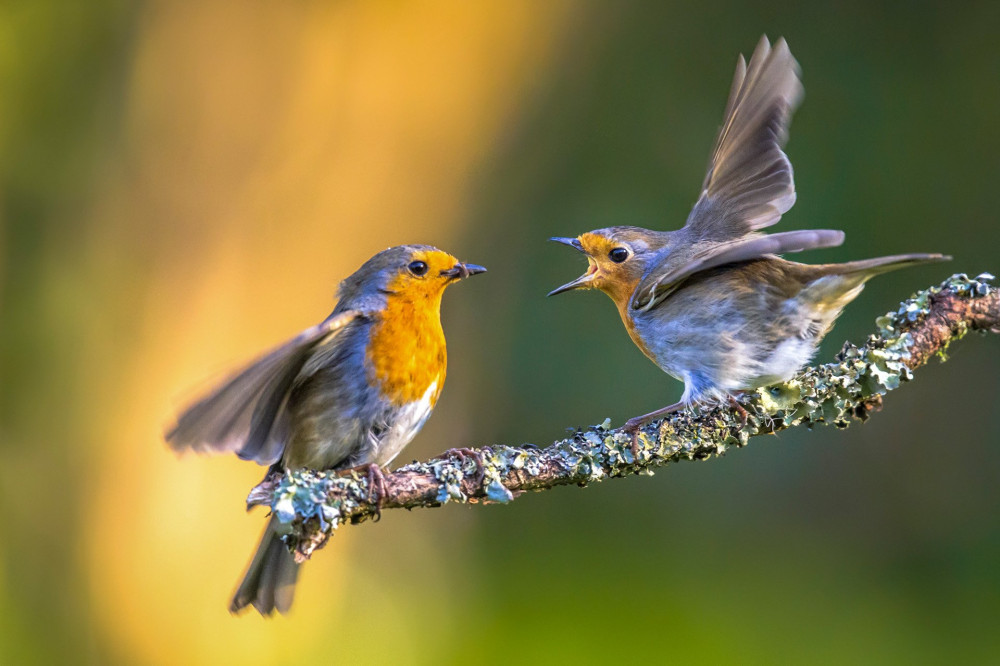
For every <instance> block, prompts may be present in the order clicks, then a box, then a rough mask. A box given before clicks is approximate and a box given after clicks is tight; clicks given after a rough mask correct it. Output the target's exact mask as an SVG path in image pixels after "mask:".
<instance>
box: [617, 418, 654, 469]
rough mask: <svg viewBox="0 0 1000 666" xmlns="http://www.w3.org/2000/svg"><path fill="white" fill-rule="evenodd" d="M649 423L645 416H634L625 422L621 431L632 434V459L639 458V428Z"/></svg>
mask: <svg viewBox="0 0 1000 666" xmlns="http://www.w3.org/2000/svg"><path fill="white" fill-rule="evenodd" d="M647 423H649V420H648V419H647V418H646V417H645V416H636V417H634V418H631V419H629V420H628V421H626V422H625V425H623V426H622V432H624V433H628V434H630V435H632V447H631V448H632V460H638V459H639V428H641V427H642V426H644V425H646V424H647Z"/></svg>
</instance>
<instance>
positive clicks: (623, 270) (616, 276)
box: [579, 232, 642, 323]
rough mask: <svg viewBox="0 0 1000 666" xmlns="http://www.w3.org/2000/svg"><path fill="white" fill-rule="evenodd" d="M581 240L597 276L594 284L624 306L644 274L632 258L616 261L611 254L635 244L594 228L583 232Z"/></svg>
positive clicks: (594, 274)
mask: <svg viewBox="0 0 1000 666" xmlns="http://www.w3.org/2000/svg"><path fill="white" fill-rule="evenodd" d="M579 241H580V245H581V247H583V251H584V252H585V253H586V254H587V259H588V260H589V261H590V268H589V269H588V270H587V272H588V273H589V274H593V276H594V277H593V279H592V280H591V281H590V284H591V286H593V287H594V288H595V289H600V290H601V291H603V292H604V293H605V294H607V295H608V296H610V297H611V300H613V301H614V302H615V305H617V306H618V308H619V310H621V309H622V307H624V305H625V304H627V303H628V300H629V299H630V298H632V293H633V292H634V291H635V288H636V286H637V285H638V284H639V280H640V279H641V278H642V269H641V267H638V266H636V265H635V264H634V263H631V262H628V261H626V262H624V263H620V264H619V263H615V262H614V261H612V260H611V258H610V257H609V254H610V252H611V251H612V250H613V249H615V248H618V247H625V248H626V249H629V251H630V252H631V248H628V246H627V245H625V244H624V243H621V242H620V241H616V240H614V239H612V238H607V237H606V236H601V235H599V234H595V233H590V232H588V233H585V234H582V235H580V237H579ZM623 317H624V314H623ZM626 323H627V322H626Z"/></svg>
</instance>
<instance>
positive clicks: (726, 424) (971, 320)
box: [247, 273, 1000, 561]
mask: <svg viewBox="0 0 1000 666" xmlns="http://www.w3.org/2000/svg"><path fill="white" fill-rule="evenodd" d="M992 280H993V276H991V275H989V274H985V273H984V274H982V275H980V276H978V277H976V278H969V277H967V276H966V275H964V274H962V275H954V276H952V277H951V278H949V279H948V280H946V281H945V282H944V283H942V284H941V285H940V286H937V287H931V288H930V289H926V290H924V291H921V292H919V293H917V294H915V295H914V296H913V297H911V298H909V299H908V300H906V301H904V302H903V303H902V304H900V306H899V308H898V309H897V310H896V311H894V312H890V313H887V314H886V315H885V316H883V317H880V318H879V319H878V320H877V321H876V325H877V327H878V331H877V332H876V333H875V334H873V335H871V336H869V338H868V340H867V341H866V342H865V343H864V344H862V345H860V346H855V345H852V344H850V343H847V344H845V345H844V348H843V349H842V350H841V351H840V353H839V354H837V356H836V358H835V359H834V361H833V362H832V363H827V364H825V365H819V366H814V367H809V368H806V369H804V370H803V371H802V372H800V373H799V374H798V375H797V376H796V377H795V378H794V379H793V380H791V381H789V382H787V383H786V384H783V385H778V386H773V387H768V388H765V389H759V390H757V391H755V392H751V393H748V394H746V395H744V396H742V397H741V399H740V402H741V404H742V405H743V407H744V408H745V409H746V411H747V413H748V415H749V416H748V418H746V420H745V421H744V419H743V418H742V416H741V415H740V414H739V413H738V412H737V410H735V409H733V408H732V407H719V408H713V409H705V410H699V411H697V412H696V413H689V412H679V413H676V414H674V415H672V416H671V417H669V418H667V419H664V420H662V421H657V422H653V423H651V424H650V425H648V426H647V427H645V428H643V429H642V431H641V432H640V434H639V440H638V441H639V446H638V454H637V455H634V454H633V451H632V438H631V436H630V435H628V434H626V433H623V432H621V431H620V430H617V429H612V428H611V427H610V424H609V423H608V422H607V421H606V422H605V423H604V424H602V425H599V426H592V427H590V428H587V429H585V430H579V431H577V432H576V433H575V434H574V435H573V436H572V437H569V438H567V439H563V440H559V441H556V442H554V443H552V444H551V445H549V446H547V447H545V448H535V447H532V446H530V445H528V446H522V447H514V446H502V445H501V446H487V447H482V448H480V449H463V450H461V451H460V452H449V453H446V454H444V455H442V456H441V457H439V458H435V459H432V460H428V461H426V462H421V463H413V464H410V465H406V466H404V467H401V468H399V469H397V470H396V471H394V472H393V473H391V474H386V476H385V488H386V493H385V497H383V498H381V499H382V501H381V510H386V509H399V508H405V509H412V508H415V507H432V506H440V505H442V504H446V503H448V502H468V503H501V502H509V501H511V500H513V499H514V498H515V497H517V496H518V495H520V494H522V493H524V492H525V491H528V490H545V489H547V488H553V487H555V486H562V485H569V484H576V485H586V484H588V483H590V482H592V481H599V480H602V479H605V478H608V477H623V476H629V475H632V474H642V473H652V470H653V469H654V468H657V467H662V466H664V465H667V464H669V463H674V462H680V461H682V460H705V459H708V458H712V457H713V456H717V455H720V454H722V453H724V452H725V451H726V449H727V448H729V447H730V446H745V445H746V444H747V443H748V442H749V440H750V438H751V437H754V436H757V435H765V434H771V433H774V432H777V431H779V430H783V429H785V428H789V427H793V426H797V425H807V426H811V425H813V424H819V423H822V424H833V425H835V426H838V427H846V426H847V425H849V424H850V423H851V422H852V421H864V420H867V418H868V417H869V416H870V414H871V413H872V412H873V411H876V410H877V409H878V408H879V407H880V406H881V403H882V397H883V396H884V395H885V394H886V393H887V392H888V391H891V390H893V389H896V388H898V387H899V386H900V384H901V383H904V382H906V381H909V380H911V379H912V377H913V371H914V370H916V369H917V368H919V367H920V366H922V365H924V364H925V363H927V361H928V360H929V359H930V358H931V357H932V356H935V355H938V356H940V357H941V358H942V359H944V358H945V352H946V350H947V349H948V346H949V345H950V344H951V343H952V342H954V341H956V340H959V339H961V338H962V337H964V336H965V335H966V334H968V333H969V332H974V331H978V332H982V333H988V332H992V333H1000V291H998V289H997V287H995V286H993V284H992V282H991V281H992ZM258 504H265V505H269V506H270V507H271V510H272V511H273V512H274V513H275V514H277V516H278V518H279V521H280V522H281V523H282V524H283V525H285V526H286V527H287V530H288V531H287V534H286V535H285V537H284V538H285V541H286V543H287V544H288V546H289V548H290V549H291V550H292V551H293V552H294V553H295V556H296V559H297V560H299V561H303V560H305V559H308V558H309V557H310V556H311V555H312V553H313V552H314V551H315V550H316V549H318V548H320V547H322V546H323V545H324V544H325V543H326V541H327V540H328V539H329V538H330V537H331V536H332V535H333V533H334V531H335V530H336V528H337V527H339V526H340V525H343V524H345V523H358V522H362V521H364V520H367V519H369V518H373V517H376V516H377V515H378V514H379V511H380V509H379V506H378V502H376V501H375V498H373V497H371V496H370V493H369V488H368V480H367V478H366V477H365V476H364V475H359V474H351V473H348V474H343V473H342V474H340V475H337V474H333V473H325V472H315V471H311V470H301V471H296V472H293V473H290V474H288V475H287V476H284V477H282V476H281V475H275V476H272V477H269V478H268V479H266V480H265V481H264V482H263V483H261V484H260V485H259V486H257V487H256V488H254V490H253V491H251V493H250V496H249V497H248V499H247V507H248V508H251V507H253V506H255V505H258Z"/></svg>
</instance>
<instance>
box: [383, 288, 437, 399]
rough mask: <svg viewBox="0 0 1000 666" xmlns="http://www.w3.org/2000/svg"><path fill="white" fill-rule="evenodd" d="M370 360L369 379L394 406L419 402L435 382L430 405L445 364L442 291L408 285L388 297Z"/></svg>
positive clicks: (435, 395) (435, 396) (434, 397)
mask: <svg viewBox="0 0 1000 666" xmlns="http://www.w3.org/2000/svg"><path fill="white" fill-rule="evenodd" d="M389 288H390V289H392V288H393V285H390V286H389ZM368 361H369V363H370V364H371V365H370V367H371V368H372V369H373V373H372V376H371V377H370V378H369V381H370V382H371V383H372V386H374V387H375V388H377V389H379V391H380V392H381V394H382V397H384V398H385V399H387V400H388V401H389V402H391V403H392V404H393V405H397V406H402V405H406V404H409V403H411V402H414V401H417V400H420V399H421V398H423V397H424V395H425V394H426V393H427V390H428V388H429V387H430V386H431V384H434V383H436V387H435V389H434V390H433V391H432V393H431V394H430V396H428V397H429V398H430V405H431V406H432V407H433V406H434V404H435V403H436V402H437V399H438V396H439V395H440V393H441V387H443V386H444V379H445V373H446V371H447V366H448V352H447V349H446V347H445V340H444V331H443V330H442V328H441V290H440V289H437V290H434V289H420V288H413V287H412V286H411V287H409V288H407V289H405V290H400V291H394V292H393V293H390V294H389V296H388V297H387V300H386V307H385V310H383V312H382V313H381V315H380V316H379V317H378V319H377V320H376V321H375V323H374V325H373V326H372V332H371V339H370V340H369V342H368Z"/></svg>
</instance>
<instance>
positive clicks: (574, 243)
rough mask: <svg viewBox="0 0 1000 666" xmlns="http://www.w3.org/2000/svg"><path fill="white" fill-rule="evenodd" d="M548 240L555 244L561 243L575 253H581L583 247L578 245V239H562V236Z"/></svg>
mask: <svg viewBox="0 0 1000 666" xmlns="http://www.w3.org/2000/svg"><path fill="white" fill-rule="evenodd" d="M549 240H550V241H555V242H556V243H562V244H563V245H569V246H570V247H571V248H573V249H574V250H576V251H577V252H583V246H582V245H580V239H578V238H563V237H562V236H553V237H552V238H550V239H549Z"/></svg>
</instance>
